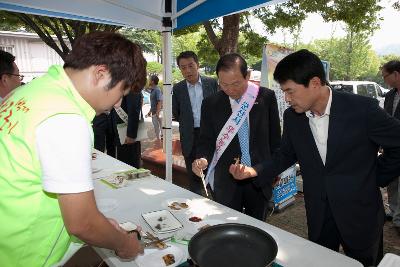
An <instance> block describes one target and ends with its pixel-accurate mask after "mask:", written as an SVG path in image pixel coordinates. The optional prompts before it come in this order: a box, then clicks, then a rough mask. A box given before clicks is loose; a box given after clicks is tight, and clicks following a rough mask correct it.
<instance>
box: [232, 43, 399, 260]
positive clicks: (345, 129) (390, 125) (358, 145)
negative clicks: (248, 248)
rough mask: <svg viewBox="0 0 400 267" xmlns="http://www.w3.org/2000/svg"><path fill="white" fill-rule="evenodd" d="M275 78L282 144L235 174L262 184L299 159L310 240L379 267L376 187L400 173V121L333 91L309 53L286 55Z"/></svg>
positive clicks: (380, 219)
mask: <svg viewBox="0 0 400 267" xmlns="http://www.w3.org/2000/svg"><path fill="white" fill-rule="evenodd" d="M274 79H275V80H276V81H277V82H279V84H280V85H281V89H282V91H283V92H284V93H285V100H286V101H287V102H289V104H290V106H291V107H290V108H288V109H287V110H286V111H285V113H284V120H283V121H284V126H283V135H282V141H281V146H280V149H279V150H278V151H277V152H276V153H274V155H273V157H272V160H269V161H268V160H267V161H265V162H264V163H262V164H258V165H256V166H252V167H246V166H243V165H239V164H236V165H231V167H230V172H231V173H232V175H233V176H234V177H235V178H236V179H238V180H243V179H247V178H249V177H256V176H257V175H258V178H256V179H255V180H254V184H256V185H258V186H264V185H268V184H269V183H270V182H271V181H272V180H273V179H274V177H275V176H276V175H277V174H279V173H281V172H282V171H283V170H285V169H286V168H288V167H289V166H291V165H293V164H294V163H296V162H299V164H300V169H301V173H302V177H303V189H304V200H305V206H306V214H307V225H308V235H309V239H310V240H311V241H313V242H316V243H318V244H320V245H322V246H325V247H327V248H330V249H332V250H335V251H338V250H339V247H340V246H342V247H343V250H344V252H345V254H346V255H348V256H349V257H352V258H354V259H356V260H358V261H360V262H361V263H362V264H363V265H364V266H376V265H377V264H378V263H379V262H380V260H381V258H382V254H383V250H382V241H383V240H382V234H383V223H384V215H385V214H384V208H383V203H382V196H381V193H380V190H379V186H386V185H387V184H388V183H389V182H390V181H391V180H393V179H394V178H395V177H398V176H399V174H400V139H399V136H400V122H399V121H398V120H396V119H394V118H392V117H390V116H389V115H388V114H387V113H386V112H385V111H384V110H382V109H381V108H380V107H379V105H378V101H377V100H376V99H371V98H368V97H364V96H359V95H353V94H348V93H341V92H336V91H332V90H331V89H330V88H329V86H328V82H327V80H326V76H325V71H324V68H323V65H322V63H321V60H320V59H319V58H318V57H317V56H316V55H315V54H313V53H311V52H309V51H307V50H304V49H303V50H300V51H297V52H295V53H293V54H291V55H289V56H287V57H285V58H284V59H282V60H281V61H280V62H279V63H278V65H277V67H276V69H275V72H274ZM380 147H382V148H383V150H384V151H385V153H383V154H382V155H381V156H379V157H377V154H378V149H379V148H380ZM266 177H268V178H266Z"/></svg>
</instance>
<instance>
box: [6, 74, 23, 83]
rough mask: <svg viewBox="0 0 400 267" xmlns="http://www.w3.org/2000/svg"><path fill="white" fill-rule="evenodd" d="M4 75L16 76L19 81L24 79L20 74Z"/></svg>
mask: <svg viewBox="0 0 400 267" xmlns="http://www.w3.org/2000/svg"><path fill="white" fill-rule="evenodd" d="M4 74H7V75H12V76H18V78H19V80H20V81H22V80H23V79H24V77H25V76H24V75H21V74H14V73H4Z"/></svg>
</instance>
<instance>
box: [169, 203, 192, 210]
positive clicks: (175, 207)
mask: <svg viewBox="0 0 400 267" xmlns="http://www.w3.org/2000/svg"><path fill="white" fill-rule="evenodd" d="M168 208H170V209H172V210H181V209H187V208H189V205H188V204H186V203H184V202H177V201H174V202H172V203H171V204H170V205H168Z"/></svg>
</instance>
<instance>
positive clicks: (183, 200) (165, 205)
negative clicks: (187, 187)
mask: <svg viewBox="0 0 400 267" xmlns="http://www.w3.org/2000/svg"><path fill="white" fill-rule="evenodd" d="M174 202H178V203H186V204H187V205H188V206H189V203H190V200H189V199H187V198H171V199H167V200H165V201H163V202H162V203H161V206H162V207H163V208H166V209H168V210H170V211H185V210H187V209H189V208H190V206H189V207H187V208H182V207H180V209H179V210H176V209H171V208H170V207H169V206H170V205H171V204H172V203H174Z"/></svg>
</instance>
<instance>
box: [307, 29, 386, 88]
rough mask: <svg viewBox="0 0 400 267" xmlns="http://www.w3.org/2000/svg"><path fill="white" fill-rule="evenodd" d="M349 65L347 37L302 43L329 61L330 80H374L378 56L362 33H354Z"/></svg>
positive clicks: (377, 67)
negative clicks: (348, 63)
mask: <svg viewBox="0 0 400 267" xmlns="http://www.w3.org/2000/svg"><path fill="white" fill-rule="evenodd" d="M353 38H354V40H353V51H352V53H351V54H350V56H351V58H352V59H351V60H350V62H351V65H350V66H347V65H346V62H348V60H346V57H347V56H349V54H348V53H347V50H346V48H347V43H348V40H347V37H344V38H331V39H320V40H315V41H313V42H312V43H310V44H303V45H301V48H307V49H309V50H310V51H313V52H314V53H316V54H317V55H318V56H319V57H320V58H321V59H323V60H327V61H329V62H330V66H331V69H330V80H373V81H376V79H377V77H376V75H377V73H378V71H379V66H380V61H379V57H378V56H377V54H376V53H375V51H373V50H372V47H371V45H370V44H369V42H368V39H367V38H366V37H365V35H363V34H357V35H355V36H354V37H353Z"/></svg>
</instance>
